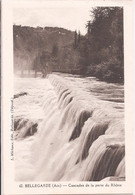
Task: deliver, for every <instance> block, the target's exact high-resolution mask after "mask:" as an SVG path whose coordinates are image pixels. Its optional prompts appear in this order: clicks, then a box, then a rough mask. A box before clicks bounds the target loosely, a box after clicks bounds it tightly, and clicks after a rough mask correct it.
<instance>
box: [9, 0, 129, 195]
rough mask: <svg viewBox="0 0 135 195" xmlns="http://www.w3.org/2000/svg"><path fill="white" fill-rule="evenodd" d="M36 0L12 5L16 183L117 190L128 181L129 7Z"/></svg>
mask: <svg viewBox="0 0 135 195" xmlns="http://www.w3.org/2000/svg"><path fill="white" fill-rule="evenodd" d="M32 2H34V1H31V0H28V1H27V2H25V4H27V6H14V8H13V10H12V42H13V52H12V53H13V54H12V55H13V67H12V69H13V81H12V82H13V97H10V104H11V106H10V107H11V108H10V113H11V120H10V123H11V125H10V126H11V129H10V130H9V131H10V132H11V135H10V136H11V143H10V161H11V162H12V163H13V167H14V171H13V175H14V181H15V182H17V183H19V184H20V186H19V187H24V185H25V184H24V182H26V183H27V182H28V183H29V185H32V186H29V187H36V186H34V185H40V183H39V184H37V182H47V184H48V186H49V183H48V182H65V184H63V183H62V186H64V187H67V188H70V189H72V188H75V187H76V188H78V190H79V189H80V188H81V187H82V188H83V187H85V186H84V184H85V183H84V182H87V185H88V186H89V185H90V183H91V182H94V187H98V186H99V187H102V185H101V186H100V182H102V183H103V185H104V184H106V182H107V185H108V187H114V188H115V187H117V188H120V187H122V185H123V184H124V182H126V180H127V179H128V180H129V177H127V171H126V169H127V163H126V160H127V156H126V155H125V154H126V152H125V150H126V147H127V146H126V136H125V133H126V127H127V124H126V122H125V121H126V120H125V118H126V117H127V114H125V113H126V112H127V110H128V108H127V107H125V105H126V104H125V101H126V100H125V95H126V94H127V92H126V91H125V83H127V82H126V79H127V76H126V71H125V70H127V68H125V66H126V65H125V59H126V56H127V55H126V56H125V50H126V49H125V47H126V45H125V39H124V35H125V34H124V33H125V32H124V29H125V22H124V21H125V18H124V17H125V15H124V12H125V11H126V10H125V7H124V6H123V5H121V4H118V5H117V4H113V5H111V4H109V5H107V4H104V5H101V4H99V5H98V4H96V3H95V4H94V3H92V1H83V0H77V1H75V0H70V1H59V0H52V1H46V0H43V1H41V4H40V3H39V4H38V6H34V3H33V4H32ZM43 2H44V3H43ZM127 47H128V45H127ZM126 61H127V60H126ZM131 65H132V64H130V66H131ZM11 74H12V73H11ZM126 99H127V98H126ZM126 102H127V101H126ZM128 130H130V131H132V128H131V129H130V126H129V129H128ZM130 131H129V136H131V132H130ZM129 149H130V148H129ZM127 150H128V149H127ZM127 150H126V151H127ZM129 156H130V155H129ZM9 176H10V175H9ZM31 182H32V184H31ZM33 182H35V183H33ZM67 182H68V183H67ZM74 182H75V183H74ZM78 182H80V183H78ZM42 185H43V184H42ZM44 185H45V183H44ZM56 185H61V184H59V183H58V184H56ZM25 187H26V186H25ZM37 187H39V186H37ZM55 187H56V186H55ZM57 187H60V186H57ZM104 187H105V185H104ZM90 190H92V189H89V190H88V191H90ZM18 192H19V191H18ZM66 192H67V191H66ZM113 192H114V191H113ZM118 192H119V190H118ZM29 193H30V192H29ZM99 193H100V192H99ZM18 194H19V193H18Z"/></svg>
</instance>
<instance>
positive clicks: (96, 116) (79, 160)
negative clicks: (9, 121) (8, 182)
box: [14, 74, 125, 181]
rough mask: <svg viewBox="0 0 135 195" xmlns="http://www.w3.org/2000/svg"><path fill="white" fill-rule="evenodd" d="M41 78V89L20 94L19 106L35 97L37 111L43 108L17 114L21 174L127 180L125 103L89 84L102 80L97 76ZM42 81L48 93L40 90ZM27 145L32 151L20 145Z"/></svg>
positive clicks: (27, 176)
mask: <svg viewBox="0 0 135 195" xmlns="http://www.w3.org/2000/svg"><path fill="white" fill-rule="evenodd" d="M36 82H38V85H39V88H38V87H37V89H35V93H34V92H33V91H30V89H29V91H27V94H28V95H27V96H20V97H18V98H16V99H15V100H14V101H15V105H16V110H17V105H18V102H20V101H22V100H23V102H25V101H26V102H27V101H28V100H29V99H28V98H31V100H29V101H35V102H38V104H37V105H38V108H36V109H37V110H36V111H37V113H38V109H39V108H40V109H41V108H42V112H43V113H42V117H41V116H40V117H38V116H39V115H37V116H36V114H35V115H33V116H31V117H28V116H27V117H26V116H23V117H22V116H21V115H20V116H21V118H20V117H19V116H16V118H15V120H14V128H15V135H16V156H17V160H16V180H17V181H23V180H24V181H26V180H27V181H100V180H111V179H112V180H113V179H114V180H115V179H116V180H125V161H124V155H125V148H124V120H123V119H124V114H123V113H124V112H123V104H122V103H118V102H114V103H112V102H111V101H108V102H107V101H106V100H104V101H103V97H102V98H100V96H101V94H100V95H99V96H98V97H96V96H95V94H93V93H92V92H91V91H90V90H89V84H90V83H91V84H92V86H94V87H95V86H96V85H97V86H98V85H99V82H98V81H96V80H91V79H90V80H89V81H88V80H86V79H85V78H84V79H83V78H82V79H81V78H79V77H76V78H73V77H69V76H68V75H67V76H60V75H55V74H52V75H49V76H48V78H47V79H42V81H38V80H37V81H36ZM40 82H42V87H43V89H42V94H40V93H37V92H36V90H38V92H40V90H41V89H40V87H41V86H40ZM33 85H34V84H33ZM106 85H107V84H106ZM108 85H109V84H108ZM108 85H107V87H108V89H110V88H111V87H113V84H112V86H110V85H109V86H108ZM36 86H37V85H36ZM103 86H105V83H103ZM115 87H116V86H115ZM31 90H32V89H31ZM29 94H32V95H33V96H32V95H31V97H29ZM37 94H38V97H37V99H34V100H33V97H35V96H34V95H36V96H37ZM41 97H42V102H41ZM21 98H22V99H21ZM35 102H33V104H35ZM34 109H35V108H34ZM40 112H41V111H40ZM24 145H25V149H26V148H27V149H26V150H27V154H26V150H24V151H23V149H22V148H21V149H20V147H23V146H24ZM20 152H21V154H20ZM21 160H24V162H23V165H22V164H21V163H22V162H21ZM20 167H22V169H21V170H20Z"/></svg>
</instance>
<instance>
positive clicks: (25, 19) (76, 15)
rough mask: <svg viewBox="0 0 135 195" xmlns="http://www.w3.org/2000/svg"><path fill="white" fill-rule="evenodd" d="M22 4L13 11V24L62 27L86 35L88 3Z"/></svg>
mask: <svg viewBox="0 0 135 195" xmlns="http://www.w3.org/2000/svg"><path fill="white" fill-rule="evenodd" d="M30 2H32V1H30V0H29V3H25V4H23V6H21V7H15V8H14V10H13V23H14V24H16V25H22V26H33V27H37V26H41V27H45V26H50V27H56V26H57V27H62V28H66V29H68V30H71V31H75V30H77V31H79V30H80V32H81V34H83V35H84V34H86V31H87V30H86V27H85V25H86V23H87V21H89V20H90V19H91V17H90V10H91V8H92V7H91V6H90V5H89V2H88V1H84V2H83V1H72V0H71V1H69V2H68V1H66V2H65V3H64V1H56V0H55V1H50V2H49V1H48V3H47V1H41V3H38V4H36V3H35V4H32V3H30Z"/></svg>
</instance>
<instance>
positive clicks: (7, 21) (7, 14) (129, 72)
mask: <svg viewBox="0 0 135 195" xmlns="http://www.w3.org/2000/svg"><path fill="white" fill-rule="evenodd" d="M55 1H56V2H57V5H58V6H61V5H63V2H64V3H67V2H71V3H72V1H71V0H66V1H64V0H61V1H59V3H58V1H57V0H55ZM83 1H85V0H83ZM86 1H87V0H86ZM74 2H77V0H74ZM87 2H88V3H90V4H91V5H92V6H123V7H124V59H125V129H126V132H125V134H126V136H125V137H126V140H125V146H126V181H123V182H118V183H119V184H122V186H123V187H121V188H118V187H111V188H110V187H109V188H98V189H96V188H89V189H88V188H81V189H80V188H69V187H68V188H67V187H65V188H19V184H21V183H20V182H15V181H14V161H11V160H10V148H11V146H10V144H11V142H10V122H11V119H10V116H11V113H10V106H11V102H10V101H11V98H12V96H13V39H12V37H13V33H12V21H13V20H12V16H13V13H12V12H13V8H15V7H16V8H17V7H25V6H27V7H28V6H29V7H31V6H32V7H43V5H46V6H47V5H48V3H49V5H51V4H52V5H53V3H54V2H53V1H51V0H50V1H46V0H38V2H37V1H33V0H27V1H26V0H24V1H22V0H18V1H11V0H3V1H2V6H1V7H2V154H3V156H2V170H3V171H2V184H3V185H2V187H3V194H14V195H15V194H91V193H92V194H105V193H108V194H115V193H116V194H119V193H122V194H125V193H133V32H132V27H133V21H132V8H133V6H132V1H131V0H123V1H122V0H113V1H111V0H103V1H101V0H100V1H97V0H93V1H92V0H91V1H87ZM79 4H81V0H80V1H78V6H79ZM22 183H30V184H32V183H34V184H35V183H46V184H47V183H52V182H22ZM53 183H57V182H53ZM58 183H62V182H58ZM64 183H66V184H68V183H71V182H64ZM72 183H73V182H72ZM74 183H85V184H86V183H93V184H94V183H96V182H74ZM100 183H104V182H100ZM106 183H109V184H110V182H106ZM113 183H117V182H113Z"/></svg>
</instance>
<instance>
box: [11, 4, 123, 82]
mask: <svg viewBox="0 0 135 195" xmlns="http://www.w3.org/2000/svg"><path fill="white" fill-rule="evenodd" d="M91 16H92V19H91V20H90V21H88V22H87V24H86V28H87V34H86V35H85V36H82V35H81V33H80V31H79V32H78V33H77V31H75V32H71V31H69V30H66V29H63V28H58V27H54V28H53V27H45V28H41V27H37V28H32V27H22V26H16V25H14V27H13V30H14V33H13V34H14V64H15V70H17V69H18V70H23V69H27V70H28V69H34V70H36V71H42V72H43V74H44V72H46V71H59V72H67V73H72V74H80V75H83V76H96V77H97V78H99V79H100V80H105V81H108V82H124V55H123V9H122V8H121V7H96V8H93V9H92V11H91Z"/></svg>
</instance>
